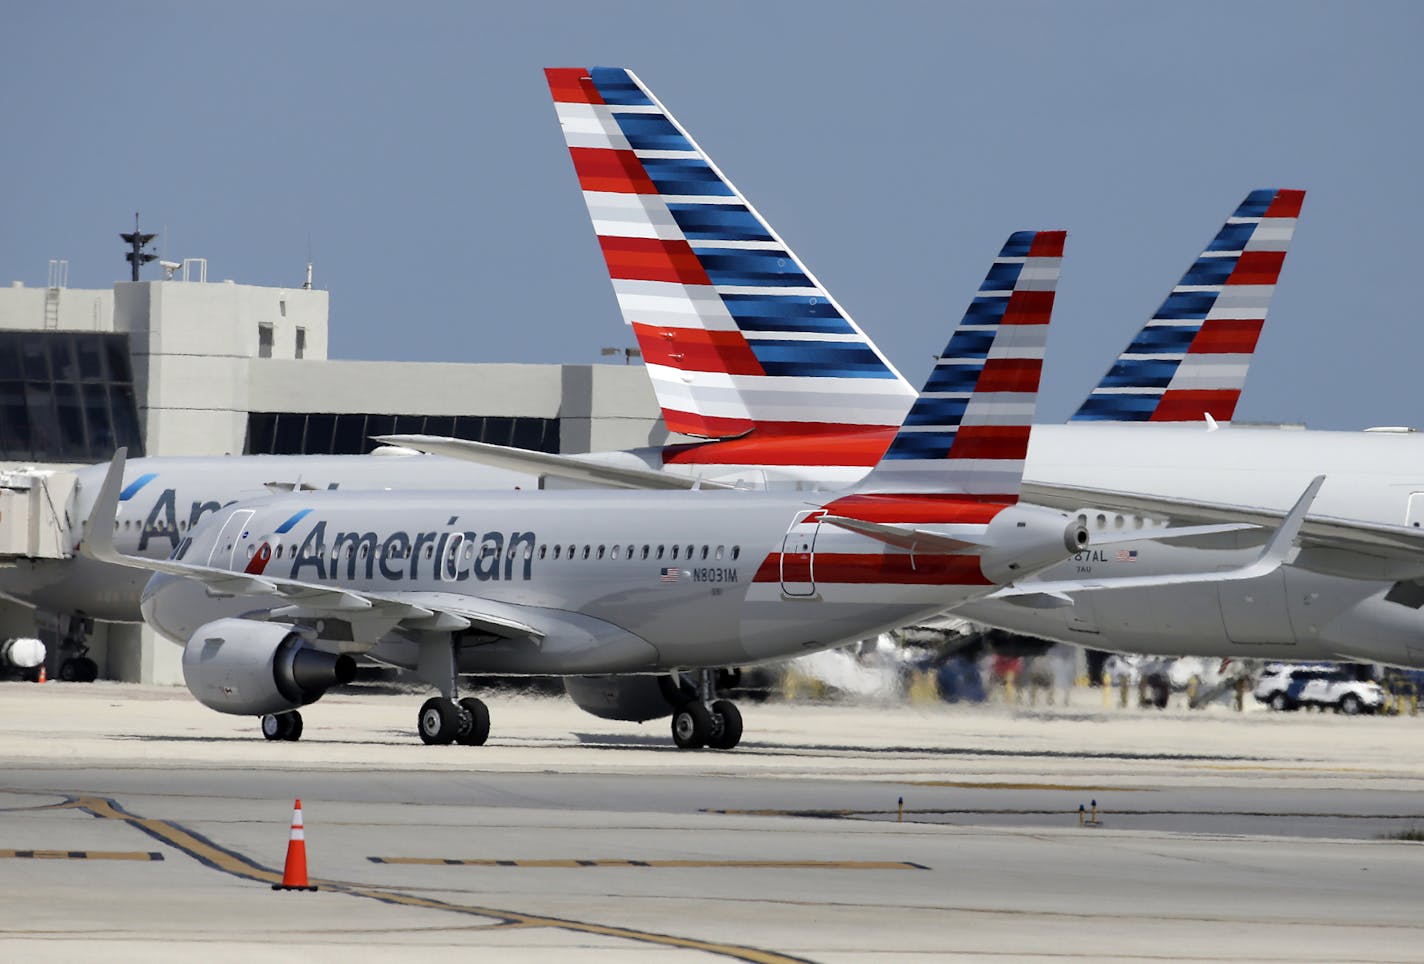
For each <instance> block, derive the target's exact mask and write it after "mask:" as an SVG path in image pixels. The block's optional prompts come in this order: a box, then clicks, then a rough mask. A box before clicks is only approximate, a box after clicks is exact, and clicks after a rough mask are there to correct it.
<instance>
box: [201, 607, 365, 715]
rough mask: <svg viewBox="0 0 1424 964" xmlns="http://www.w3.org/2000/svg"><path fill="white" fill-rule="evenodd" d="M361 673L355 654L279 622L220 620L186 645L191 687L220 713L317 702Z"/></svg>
mask: <svg viewBox="0 0 1424 964" xmlns="http://www.w3.org/2000/svg"><path fill="white" fill-rule="evenodd" d="M355 676H356V661H355V660H354V659H352V658H351V657H350V656H347V655H345V654H344V653H343V654H340V655H338V654H335V653H326V652H322V651H321V650H319V649H315V648H313V647H312V645H311V643H309V642H308V641H307V640H306V638H305V637H304V636H302V634H301V633H298V632H294V631H293V630H292V628H291V627H290V626H285V625H282V624H280V623H259V622H253V621H252V620H248V619H218V620H214V621H213V622H210V623H207V624H205V625H203V626H199V627H198V631H197V632H196V633H194V634H193V637H192V639H190V640H188V644H187V645H186V646H184V647H183V679H184V681H185V682H186V683H187V684H188V691H189V692H191V693H192V694H193V695H194V696H195V697H197V698H198V702H199V703H202V704H203V705H204V706H206V707H208V708H209V709H214V710H217V711H218V712H219V713H234V714H238V715H242V716H261V715H263V714H264V713H281V712H284V711H286V710H294V709H296V708H297V707H299V706H305V705H307V704H308V703H314V702H316V701H317V700H318V699H320V698H321V695H322V694H323V693H325V692H326V690H327V688H328V687H330V686H335V685H336V684H338V683H349V682H351V680H352V679H354V678H355Z"/></svg>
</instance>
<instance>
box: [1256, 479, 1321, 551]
mask: <svg viewBox="0 0 1424 964" xmlns="http://www.w3.org/2000/svg"><path fill="white" fill-rule="evenodd" d="M1324 484H1325V476H1323V475H1317V476H1316V477H1315V478H1313V479H1311V480H1310V484H1309V485H1307V486H1306V487H1305V491H1304V492H1302V493H1301V496H1300V498H1299V499H1297V500H1296V503H1295V505H1294V506H1292V507H1291V510H1290V512H1288V513H1286V517H1285V518H1284V519H1282V520H1281V527H1280V528H1279V529H1277V530H1276V533H1275V535H1273V536H1271V538H1270V541H1269V542H1267V543H1266V547H1265V548H1264V549H1262V550H1261V555H1260V556H1259V557H1258V558H1257V559H1256V562H1257V564H1258V565H1264V564H1269V565H1270V569H1268V570H1267V572H1273V571H1275V570H1276V569H1277V568H1279V567H1280V566H1282V565H1284V564H1285V561H1286V556H1287V555H1288V554H1289V553H1290V550H1291V548H1292V547H1293V546H1294V545H1295V540H1296V537H1297V536H1299V535H1300V527H1301V526H1303V525H1305V516H1306V513H1307V512H1309V511H1310V507H1311V505H1312V504H1313V503H1314V502H1315V496H1316V495H1317V494H1318V493H1319V492H1320V487H1321V486H1322V485H1324Z"/></svg>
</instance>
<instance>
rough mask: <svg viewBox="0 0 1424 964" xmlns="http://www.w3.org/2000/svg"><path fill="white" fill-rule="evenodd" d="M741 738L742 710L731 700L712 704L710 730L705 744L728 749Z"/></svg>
mask: <svg viewBox="0 0 1424 964" xmlns="http://www.w3.org/2000/svg"><path fill="white" fill-rule="evenodd" d="M741 740H742V711H741V710H739V709H737V704H736V703H733V702H732V701H731V700H718V701H717V702H715V703H713V704H712V732H711V733H709V734H708V735H707V745H708V746H710V747H711V748H712V749H714V750H730V749H732V748H733V747H735V746H736V745H737V744H738V743H740V742H741Z"/></svg>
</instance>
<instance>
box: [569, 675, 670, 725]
mask: <svg viewBox="0 0 1424 964" xmlns="http://www.w3.org/2000/svg"><path fill="white" fill-rule="evenodd" d="M564 692H566V693H568V694H569V698H570V699H571V700H573V701H574V704H575V705H576V706H578V708H579V709H581V710H583V711H584V712H585V713H592V714H593V715H594V716H598V717H602V718H603V719H605V720H629V721H631V722H634V723H642V722H644V721H645V720H656V719H659V718H660V717H664V716H672V711H673V709H674V707H675V706H676V705H677V704H678V703H681V702H683V701H684V700H686V699H687V698H688V696H690V695H691V693H687V694H681V695H680V694H679V692H678V688H677V684H675V683H674V682H673V681H672V677H670V676H565V677H564Z"/></svg>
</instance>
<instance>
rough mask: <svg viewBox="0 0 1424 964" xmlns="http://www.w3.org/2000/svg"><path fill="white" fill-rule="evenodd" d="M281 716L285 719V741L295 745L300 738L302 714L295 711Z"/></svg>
mask: <svg viewBox="0 0 1424 964" xmlns="http://www.w3.org/2000/svg"><path fill="white" fill-rule="evenodd" d="M283 715H284V716H286V717H287V735H286V737H285V739H287V740H289V741H291V742H292V743H295V742H297V741H298V740H300V739H301V738H302V714H300V713H298V712H297V711H296V710H292V712H290V713H284V714H283Z"/></svg>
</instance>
